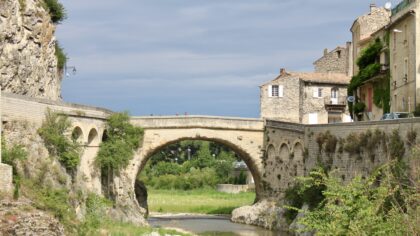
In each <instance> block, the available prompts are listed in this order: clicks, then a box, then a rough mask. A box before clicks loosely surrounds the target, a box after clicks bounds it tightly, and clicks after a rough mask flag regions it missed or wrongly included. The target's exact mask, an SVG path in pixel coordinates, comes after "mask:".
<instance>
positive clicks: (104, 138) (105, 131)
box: [102, 130, 108, 142]
mask: <svg viewBox="0 0 420 236" xmlns="http://www.w3.org/2000/svg"><path fill="white" fill-rule="evenodd" d="M107 140H108V131H107V130H104V132H103V133H102V142H105V141H107Z"/></svg>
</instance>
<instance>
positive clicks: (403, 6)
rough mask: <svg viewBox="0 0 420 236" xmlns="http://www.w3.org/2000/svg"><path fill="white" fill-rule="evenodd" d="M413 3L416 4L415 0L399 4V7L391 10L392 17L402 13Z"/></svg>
mask: <svg viewBox="0 0 420 236" xmlns="http://www.w3.org/2000/svg"><path fill="white" fill-rule="evenodd" d="M413 2H415V0H403V1H401V2H400V3H398V5H397V6H395V7H394V8H392V10H391V12H392V15H395V14H397V13H398V12H400V11H402V10H403V9H404V8H406V7H407V6H408V5H410V4H411V3H413Z"/></svg>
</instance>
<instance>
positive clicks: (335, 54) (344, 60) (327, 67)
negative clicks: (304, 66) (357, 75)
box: [314, 42, 351, 75]
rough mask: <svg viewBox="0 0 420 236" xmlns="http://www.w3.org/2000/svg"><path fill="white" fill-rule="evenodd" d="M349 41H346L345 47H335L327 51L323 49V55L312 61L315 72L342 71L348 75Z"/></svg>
mask: <svg viewBox="0 0 420 236" xmlns="http://www.w3.org/2000/svg"><path fill="white" fill-rule="evenodd" d="M350 48H351V43H350V42H349V43H347V44H346V47H340V46H339V47H337V48H335V49H334V50H332V51H330V52H328V49H325V50H324V55H323V56H322V57H321V58H319V59H318V60H316V61H315V62H314V66H315V72H318V73H328V72H332V73H342V74H346V75H349V63H350V61H351V59H350Z"/></svg>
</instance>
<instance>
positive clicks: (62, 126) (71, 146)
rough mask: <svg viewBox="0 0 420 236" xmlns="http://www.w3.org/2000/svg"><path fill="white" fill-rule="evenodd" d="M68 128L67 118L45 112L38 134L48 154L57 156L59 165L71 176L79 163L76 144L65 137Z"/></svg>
mask: <svg viewBox="0 0 420 236" xmlns="http://www.w3.org/2000/svg"><path fill="white" fill-rule="evenodd" d="M70 126H71V123H70V121H69V120H68V117H67V116H65V115H60V114H58V113H55V112H51V110H47V113H46V115H45V120H44V122H43V123H42V126H41V128H39V129H38V134H39V135H40V136H41V138H42V139H43V140H44V143H45V146H46V148H47V149H48V152H49V153H50V154H51V155H54V156H57V157H58V160H59V161H60V163H61V164H62V165H63V166H64V167H65V168H66V169H67V170H68V171H69V172H70V173H72V174H73V173H74V171H75V170H76V168H77V165H78V164H79V162H80V154H79V152H80V150H79V144H78V143H76V142H75V141H74V140H73V141H72V140H70V139H69V138H67V137H66V136H65V133H66V132H67V131H68V129H69V128H70Z"/></svg>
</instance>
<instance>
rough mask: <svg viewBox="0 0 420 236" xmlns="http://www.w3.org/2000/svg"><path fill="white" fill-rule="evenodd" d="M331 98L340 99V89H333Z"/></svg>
mask: <svg viewBox="0 0 420 236" xmlns="http://www.w3.org/2000/svg"><path fill="white" fill-rule="evenodd" d="M331 98H338V88H332V89H331Z"/></svg>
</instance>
